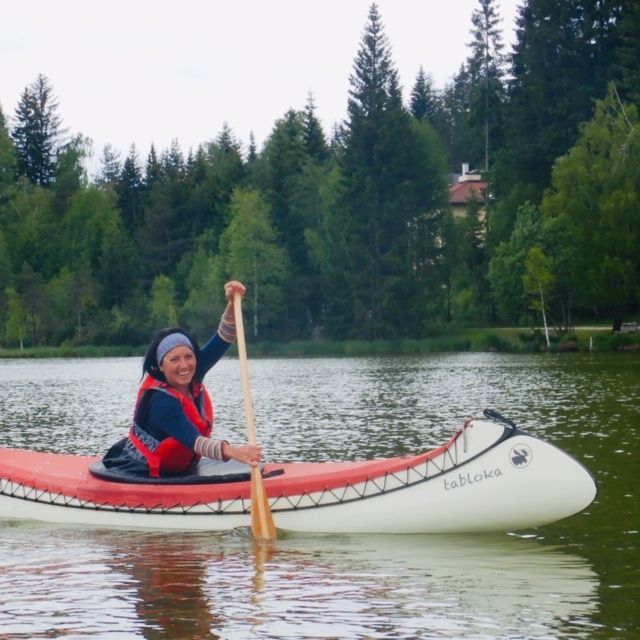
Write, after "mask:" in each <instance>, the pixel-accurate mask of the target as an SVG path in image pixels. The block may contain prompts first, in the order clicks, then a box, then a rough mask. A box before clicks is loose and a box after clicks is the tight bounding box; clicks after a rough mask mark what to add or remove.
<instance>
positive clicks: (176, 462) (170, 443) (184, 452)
mask: <svg viewBox="0 0 640 640" xmlns="http://www.w3.org/2000/svg"><path fill="white" fill-rule="evenodd" d="M192 388H193V397H194V399H193V400H191V399H190V398H187V396H185V395H183V394H182V393H180V392H179V391H177V390H176V389H174V388H173V387H172V386H171V385H169V384H167V383H166V382H160V381H159V380H156V379H155V378H154V377H153V376H150V375H147V376H146V378H145V379H144V380H143V381H142V384H141V385H140V389H139V391H138V399H137V400H136V407H135V410H134V414H133V424H134V426H137V427H138V428H141V425H140V422H139V419H140V415H139V414H140V410H141V408H142V407H143V406H144V407H145V408H146V407H148V404H147V403H148V402H149V401H150V399H151V396H152V394H153V393H156V392H161V393H168V394H169V395H170V396H173V397H174V398H176V400H178V401H179V402H180V405H181V406H182V410H183V411H184V414H185V416H186V417H187V419H188V420H189V421H190V422H191V423H192V424H193V425H194V426H195V427H196V429H198V431H199V432H200V433H201V435H203V436H204V437H205V438H208V437H209V436H210V435H211V430H212V428H213V405H212V403H211V398H210V397H209V393H208V392H207V390H206V388H205V387H204V385H202V384H200V383H193V384H192ZM134 426H132V428H131V432H130V433H129V439H130V440H131V442H132V443H133V444H134V446H135V447H136V449H137V450H138V451H139V452H140V453H141V454H142V455H143V456H144V457H145V459H146V461H147V464H148V465H149V475H150V476H151V477H152V478H157V477H158V476H159V475H160V474H162V473H180V472H182V471H187V470H188V469H189V467H190V466H191V465H192V464H193V463H194V462H197V461H198V460H199V459H200V458H201V457H202V456H199V455H197V454H195V453H194V452H193V451H191V450H190V449H188V448H187V447H185V446H184V445H182V444H180V443H179V442H178V441H177V440H176V439H175V438H165V439H164V440H162V441H161V442H160V443H159V444H158V446H157V447H156V448H155V449H154V450H151V449H150V448H149V447H148V446H147V445H145V444H144V443H143V442H142V441H141V440H140V438H138V436H137V435H136V434H135V432H134Z"/></svg>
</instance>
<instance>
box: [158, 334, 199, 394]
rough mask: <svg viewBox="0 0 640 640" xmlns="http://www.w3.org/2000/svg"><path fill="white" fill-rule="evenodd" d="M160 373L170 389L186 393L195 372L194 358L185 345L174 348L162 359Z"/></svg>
mask: <svg viewBox="0 0 640 640" xmlns="http://www.w3.org/2000/svg"><path fill="white" fill-rule="evenodd" d="M160 371H162V372H163V373H164V377H165V378H166V379H167V382H168V383H169V384H170V385H171V386H172V387H174V388H176V389H178V391H182V392H183V393H188V391H189V384H190V382H191V380H192V379H193V376H194V374H195V372H196V356H195V354H194V353H193V351H192V350H191V349H190V348H189V347H187V346H186V345H180V346H178V347H174V348H173V349H171V351H168V352H167V355H165V357H164V358H162V363H161V365H160Z"/></svg>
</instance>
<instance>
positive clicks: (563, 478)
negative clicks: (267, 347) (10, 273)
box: [0, 420, 597, 534]
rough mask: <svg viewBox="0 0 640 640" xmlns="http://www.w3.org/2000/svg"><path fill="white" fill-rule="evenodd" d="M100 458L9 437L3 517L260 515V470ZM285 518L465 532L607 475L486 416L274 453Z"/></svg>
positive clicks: (195, 526) (323, 526)
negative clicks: (378, 445) (282, 456)
mask: <svg viewBox="0 0 640 640" xmlns="http://www.w3.org/2000/svg"><path fill="white" fill-rule="evenodd" d="M95 460H96V458H88V457H81V456H64V455H57V454H47V453H36V452H26V451H18V450H10V449H0V518H13V519H23V520H24V519H29V520H39V521H43V522H49V523H56V524H67V525H68V524H73V525H88V526H96V527H124V528H129V529H138V528H144V529H149V528H151V529H175V530H182V531H185V530H193V531H224V530H230V529H235V528H238V527H250V525H251V516H250V509H251V494H250V482H248V481H243V482H231V483H225V484H212V485H193V486H192V485H187V486H166V485H143V486H140V485H132V484H124V483H114V482H108V481H104V480H100V479H98V478H95V477H93V476H92V475H91V474H90V473H88V471H87V469H88V466H89V464H90V463H91V462H93V461H95ZM274 471H275V472H281V473H280V474H279V475H273V476H272V477H267V478H265V480H264V486H265V490H266V492H267V495H268V496H269V502H270V505H271V511H272V513H273V517H274V520H275V523H276V526H277V528H278V529H283V530H290V531H297V532H309V533H390V534H405V533H465V532H480V531H509V530H517V529H522V528H526V527H532V526H539V525H544V524H547V523H550V522H554V521H557V520H560V519H563V518H566V517H569V516H572V515H574V514H576V513H579V512H580V511H582V510H584V509H586V508H587V507H588V506H589V505H590V504H591V503H592V502H593V500H594V499H595V498H596V495H597V486H596V483H595V481H594V479H593V477H592V475H591V474H590V473H589V471H588V470H587V469H586V468H585V467H584V466H582V465H581V464H580V463H579V462H578V461H576V460H575V459H574V458H572V457H571V456H570V455H568V454H567V453H565V452H564V451H562V450H561V449H559V448H557V447H555V446H554V445H551V444H549V443H547V442H545V441H543V440H540V439H538V438H536V437H534V436H532V435H529V434H527V433H525V432H522V431H519V430H518V429H515V428H511V427H508V426H505V425H504V424H501V423H496V422H493V421H480V420H474V421H472V422H471V423H470V424H469V425H467V426H465V427H463V428H461V429H460V430H458V431H457V432H456V434H455V435H454V436H453V437H452V438H451V440H450V441H449V442H448V443H446V444H445V445H443V446H442V447H440V448H439V449H436V450H434V451H432V452H427V453H423V454H420V455H417V456H404V457H399V458H390V459H385V460H372V461H359V462H342V463H331V462H327V463H283V464H268V465H266V468H265V472H266V473H267V474H268V473H270V472H271V473H272V472H274Z"/></svg>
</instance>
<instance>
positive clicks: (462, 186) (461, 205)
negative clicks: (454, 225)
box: [449, 174, 487, 217]
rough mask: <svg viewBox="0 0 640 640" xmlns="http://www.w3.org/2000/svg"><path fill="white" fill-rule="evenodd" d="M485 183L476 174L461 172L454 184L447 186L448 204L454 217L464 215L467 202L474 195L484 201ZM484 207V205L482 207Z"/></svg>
mask: <svg viewBox="0 0 640 640" xmlns="http://www.w3.org/2000/svg"><path fill="white" fill-rule="evenodd" d="M486 188H487V183H486V182H485V181H484V180H482V179H481V178H480V176H478V175H476V174H463V175H462V176H461V177H460V178H459V179H458V182H457V183H456V184H453V185H451V187H449V204H450V205H451V209H452V211H453V215H454V216H456V217H460V216H464V215H466V210H467V204H468V203H469V200H472V199H473V198H474V197H475V198H476V199H477V200H478V201H480V202H484V191H485V189H486ZM483 209H484V207H483Z"/></svg>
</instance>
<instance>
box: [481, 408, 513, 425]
mask: <svg viewBox="0 0 640 640" xmlns="http://www.w3.org/2000/svg"><path fill="white" fill-rule="evenodd" d="M484 415H485V418H489V419H490V420H495V421H496V422H502V423H503V424H508V425H509V426H510V427H512V428H513V429H515V428H516V423H515V422H514V421H513V420H509V418H505V417H504V416H503V415H502V414H500V413H498V412H497V411H494V410H493V409H485V410H484Z"/></svg>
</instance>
